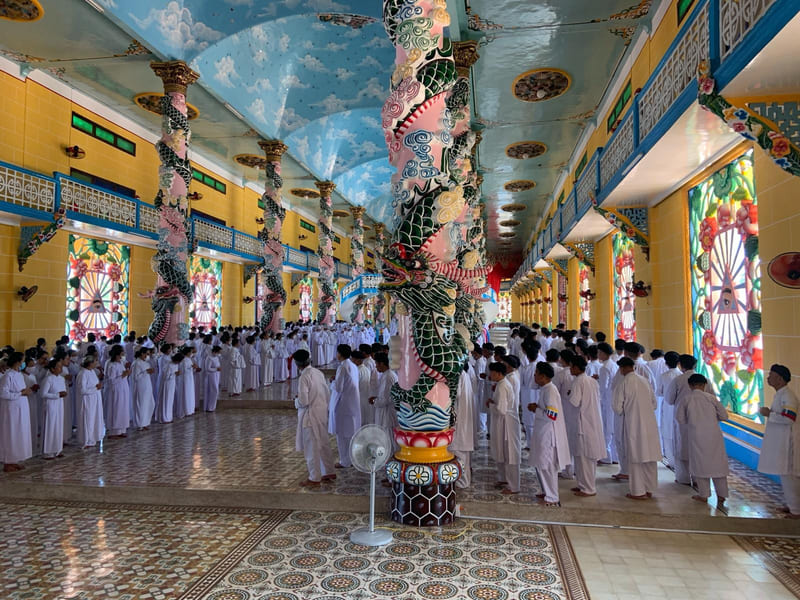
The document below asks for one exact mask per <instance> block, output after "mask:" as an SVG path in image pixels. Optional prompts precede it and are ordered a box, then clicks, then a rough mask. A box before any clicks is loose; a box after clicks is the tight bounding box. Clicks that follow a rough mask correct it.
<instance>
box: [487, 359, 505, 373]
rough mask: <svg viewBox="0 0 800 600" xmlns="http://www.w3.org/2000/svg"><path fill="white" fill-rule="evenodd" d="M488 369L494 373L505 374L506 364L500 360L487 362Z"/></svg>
mask: <svg viewBox="0 0 800 600" xmlns="http://www.w3.org/2000/svg"><path fill="white" fill-rule="evenodd" d="M489 370H490V371H495V372H496V373H501V374H502V375H505V374H506V371H507V369H506V366H505V365H504V364H503V363H501V362H493V363H490V364H489Z"/></svg>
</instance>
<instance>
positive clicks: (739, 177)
mask: <svg viewBox="0 0 800 600" xmlns="http://www.w3.org/2000/svg"><path fill="white" fill-rule="evenodd" d="M689 248H690V257H691V264H692V274H691V286H692V288H691V289H692V340H693V345H694V354H695V356H697V358H698V368H697V370H698V372H700V373H702V374H703V375H705V376H706V377H707V378H708V380H709V381H710V382H711V384H712V386H713V388H714V391H715V392H716V393H717V395H718V396H719V399H720V401H721V402H722V403H723V405H724V406H725V407H726V408H727V409H728V410H729V411H731V412H733V413H735V414H738V415H740V416H743V417H746V418H748V419H752V420H755V421H756V422H760V421H761V419H760V417H759V415H758V409H759V406H760V404H761V401H762V396H763V387H764V372H763V359H762V348H763V346H762V339H761V261H760V259H759V255H758V202H757V199H756V193H755V181H754V177H753V152H752V151H750V152H748V153H747V154H745V155H743V156H741V157H740V158H738V159H737V160H735V161H734V162H732V163H730V164H729V165H727V166H726V167H724V168H722V169H720V170H719V171H717V172H716V173H714V174H713V175H712V176H711V177H710V178H709V179H707V180H706V181H704V182H703V183H701V184H700V185H698V186H696V187H694V188H692V189H691V190H690V191H689Z"/></svg>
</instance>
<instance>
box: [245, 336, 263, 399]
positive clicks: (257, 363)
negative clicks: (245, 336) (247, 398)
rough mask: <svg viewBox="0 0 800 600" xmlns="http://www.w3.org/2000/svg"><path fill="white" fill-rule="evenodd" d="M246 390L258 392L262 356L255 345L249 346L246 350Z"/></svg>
mask: <svg viewBox="0 0 800 600" xmlns="http://www.w3.org/2000/svg"><path fill="white" fill-rule="evenodd" d="M244 359H245V363H246V366H245V369H244V389H246V390H257V389H258V386H259V375H260V371H261V354H259V352H258V349H257V348H256V345H255V344H247V345H246V346H245V348H244Z"/></svg>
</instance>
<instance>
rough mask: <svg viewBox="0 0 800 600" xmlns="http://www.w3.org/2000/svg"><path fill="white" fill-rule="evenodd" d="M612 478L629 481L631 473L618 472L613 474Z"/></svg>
mask: <svg viewBox="0 0 800 600" xmlns="http://www.w3.org/2000/svg"><path fill="white" fill-rule="evenodd" d="M611 479H613V480H614V481H628V479H630V476H629V475H625V474H624V473H616V474H614V475H612V476H611Z"/></svg>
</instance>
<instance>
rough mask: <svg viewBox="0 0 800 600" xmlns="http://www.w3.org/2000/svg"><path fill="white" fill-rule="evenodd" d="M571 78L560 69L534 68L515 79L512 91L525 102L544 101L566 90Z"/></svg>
mask: <svg viewBox="0 0 800 600" xmlns="http://www.w3.org/2000/svg"><path fill="white" fill-rule="evenodd" d="M569 86H570V78H569V75H567V74H566V73H565V72H564V71H561V70H559V69H533V70H532V71H526V72H525V73H523V74H522V75H520V76H519V77H517V78H516V79H515V80H514V83H513V84H512V86H511V93H513V94H514V96H516V97H517V98H518V99H519V100H522V101H523V102H542V101H544V100H550V99H552V98H556V97H558V96H560V95H561V94H563V93H564V92H566V91H567V90H568V89H569Z"/></svg>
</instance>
